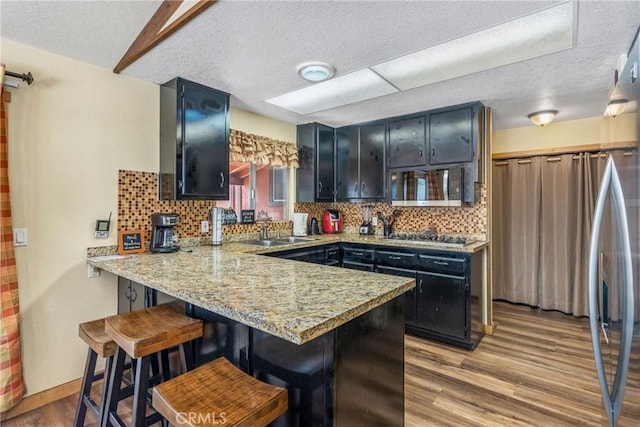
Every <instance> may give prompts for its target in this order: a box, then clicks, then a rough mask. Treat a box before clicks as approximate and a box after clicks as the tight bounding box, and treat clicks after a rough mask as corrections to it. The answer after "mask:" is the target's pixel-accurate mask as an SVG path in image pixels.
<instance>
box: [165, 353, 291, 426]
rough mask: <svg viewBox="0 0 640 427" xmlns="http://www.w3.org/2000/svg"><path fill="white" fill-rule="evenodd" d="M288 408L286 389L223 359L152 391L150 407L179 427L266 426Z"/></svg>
mask: <svg viewBox="0 0 640 427" xmlns="http://www.w3.org/2000/svg"><path fill="white" fill-rule="evenodd" d="M287 406H288V402H287V391H286V390H285V389H283V388H281V387H275V386H272V385H269V384H265V383H263V382H261V381H258V380H257V379H255V378H253V377H252V376H250V375H248V374H245V373H244V372H242V371H241V370H240V369H238V368H237V367H235V366H234V365H233V364H231V363H230V362H229V361H228V360H227V359H225V358H224V357H221V358H218V359H216V360H214V361H213V362H209V363H207V364H205V365H202V366H200V367H199V368H196V369H194V370H192V371H189V372H187V373H186V374H182V375H180V376H178V377H176V378H173V379H171V380H169V381H167V382H164V383H162V384H160V385H158V386H156V387H154V389H153V407H154V408H155V409H156V410H157V411H158V412H159V413H160V414H162V416H163V417H165V418H166V419H167V420H168V421H169V422H170V423H171V424H173V425H180V426H190V427H195V426H206V425H217V424H220V425H224V426H228V427H229V426H236V427H245V426H246V427H249V426H250V427H256V426H265V425H267V424H269V423H271V422H272V421H273V420H275V419H276V418H278V417H279V416H280V415H282V414H283V413H284V412H285V411H286V410H287Z"/></svg>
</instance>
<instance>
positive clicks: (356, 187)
mask: <svg viewBox="0 0 640 427" xmlns="http://www.w3.org/2000/svg"><path fill="white" fill-rule="evenodd" d="M353 191H355V192H356V193H357V192H358V183H357V182H356V185H355V186H354V187H353Z"/></svg>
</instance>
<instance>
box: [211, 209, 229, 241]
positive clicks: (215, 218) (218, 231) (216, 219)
mask: <svg viewBox="0 0 640 427" xmlns="http://www.w3.org/2000/svg"><path fill="white" fill-rule="evenodd" d="M210 214H211V244H212V245H214V246H217V245H221V244H222V223H223V219H224V218H223V217H224V216H225V209H222V208H211V211H210ZM234 223H235V221H234Z"/></svg>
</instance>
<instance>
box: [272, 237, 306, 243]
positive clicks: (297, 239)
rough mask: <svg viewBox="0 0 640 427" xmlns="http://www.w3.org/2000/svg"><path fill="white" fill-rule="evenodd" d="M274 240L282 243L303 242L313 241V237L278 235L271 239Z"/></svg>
mask: <svg viewBox="0 0 640 427" xmlns="http://www.w3.org/2000/svg"><path fill="white" fill-rule="evenodd" d="M273 240H274V241H275V242H283V243H289V244H291V243H305V242H313V241H314V240H315V239H312V238H309V237H297V236H291V237H278V238H277V239H273Z"/></svg>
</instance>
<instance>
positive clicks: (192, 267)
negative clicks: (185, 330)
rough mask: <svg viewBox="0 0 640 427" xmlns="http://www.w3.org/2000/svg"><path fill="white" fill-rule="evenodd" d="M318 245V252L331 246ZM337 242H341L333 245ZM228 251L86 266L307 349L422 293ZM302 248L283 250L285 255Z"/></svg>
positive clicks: (397, 280)
mask: <svg viewBox="0 0 640 427" xmlns="http://www.w3.org/2000/svg"><path fill="white" fill-rule="evenodd" d="M328 240H329V239H328V238H324V236H323V238H322V239H319V240H317V241H315V242H313V243H315V244H316V245H317V244H319V243H321V242H322V243H324V242H326V241H328ZM334 241H337V239H335V238H334ZM242 247H244V248H246V249H247V252H249V251H250V252H253V253H256V252H257V251H256V250H262V251H264V248H261V247H255V246H253V247H252V246H249V245H242V244H238V243H225V244H223V245H222V246H195V247H192V248H189V249H188V250H184V249H183V250H180V251H178V252H175V253H170V254H152V253H144V254H137V255H128V256H105V257H94V258H87V262H88V263H89V264H90V265H93V266H95V267H98V268H101V269H103V270H105V271H108V272H111V273H113V274H116V275H118V276H122V277H124V278H127V279H129V280H133V281H135V282H138V283H141V284H142V285H145V286H148V287H150V288H152V289H156V290H158V291H160V292H163V293H165V294H168V295H171V296H173V297H175V298H178V299H181V300H183V301H186V302H189V303H192V304H195V305H197V306H200V307H203V308H205V309H208V310H211V311H213V312H215V313H218V314H221V315H223V316H226V317H229V318H231V319H233V320H236V321H238V322H241V323H244V324H246V325H248V326H251V327H254V328H256V329H259V330H262V331H265V332H268V333H270V334H272V335H275V336H278V337H280V338H283V339H285V340H287V341H290V342H293V343H295V344H303V343H305V342H308V341H310V340H312V339H314V338H316V337H318V336H320V335H322V334H324V333H326V332H329V331H331V330H333V329H335V328H337V327H338V326H340V325H342V324H344V323H346V322H348V321H349V320H351V319H354V318H356V317H358V316H359V315H361V314H363V313H366V312H367V311H369V310H371V309H373V308H375V307H378V306H380V305H382V304H384V303H386V302H387V301H390V300H392V299H393V298H396V297H398V296H400V295H402V294H403V293H404V292H406V291H408V290H410V289H412V288H414V287H415V280H413V279H408V278H406V277H396V276H389V275H382V274H378V273H369V272H362V271H356V270H348V269H342V268H335V267H330V266H323V265H316V264H311V263H304V262H299V261H291V260H285V259H279V258H272V257H263V256H256V255H254V254H251V253H241V252H242ZM290 247H303V246H302V245H299V244H298V245H283V246H278V247H277V248H278V249H288V248H290Z"/></svg>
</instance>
